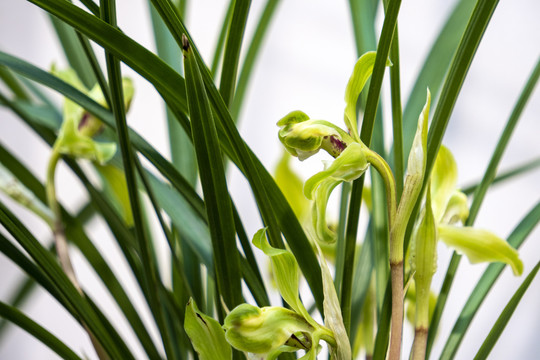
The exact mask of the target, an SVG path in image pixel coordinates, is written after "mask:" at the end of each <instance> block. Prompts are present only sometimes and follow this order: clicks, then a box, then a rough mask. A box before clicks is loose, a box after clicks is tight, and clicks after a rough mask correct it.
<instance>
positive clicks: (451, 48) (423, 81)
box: [403, 0, 475, 162]
mask: <svg viewBox="0 0 540 360" xmlns="http://www.w3.org/2000/svg"><path fill="white" fill-rule="evenodd" d="M474 4H475V2H474V1H470V0H459V2H458V3H457V4H456V5H455V7H454V9H453V10H452V13H451V14H450V15H449V16H448V19H447V20H446V23H445V24H444V26H443V28H442V29H441V31H440V33H439V35H438V36H437V39H436V40H435V42H434V43H433V45H432V46H431V50H430V52H429V54H428V55H427V57H426V59H425V60H424V64H423V65H422V70H420V73H419V74H418V76H417V77H416V82H415V84H414V86H413V88H412V90H411V93H410V95H409V99H408V101H407V104H406V105H405V109H404V111H403V152H404V153H405V154H408V153H409V151H410V149H411V145H412V143H413V138H414V133H415V131H416V121H417V120H418V114H420V112H421V111H422V107H423V106H424V101H425V90H426V88H429V90H430V91H431V94H432V96H433V98H434V99H436V98H437V95H438V94H439V91H440V89H441V86H442V83H443V81H444V76H445V74H446V72H447V70H448V67H449V66H450V62H451V60H452V58H453V55H454V53H455V52H456V49H457V47H458V45H459V42H460V40H461V37H462V35H463V32H464V30H465V27H466V26H467V21H468V19H469V18H470V15H471V12H472V10H473V8H474ZM406 161H407V158H405V162H406Z"/></svg>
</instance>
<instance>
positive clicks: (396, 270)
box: [366, 151, 403, 360]
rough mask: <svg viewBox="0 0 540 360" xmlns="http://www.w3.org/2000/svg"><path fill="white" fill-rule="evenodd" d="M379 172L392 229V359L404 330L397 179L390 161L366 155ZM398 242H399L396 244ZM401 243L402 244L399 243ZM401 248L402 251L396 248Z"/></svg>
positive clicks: (399, 346)
mask: <svg viewBox="0 0 540 360" xmlns="http://www.w3.org/2000/svg"><path fill="white" fill-rule="evenodd" d="M366 158H367V160H368V161H369V162H370V163H371V165H373V167H374V168H375V169H376V170H377V172H378V173H379V174H380V175H381V176H382V178H383V181H384V185H385V189H386V201H387V205H388V228H389V229H390V276H391V283H392V326H391V330H390V331H391V332H390V353H389V359H390V360H398V359H399V358H400V354H401V336H402V331H403V234H402V232H401V231H395V229H396V226H395V225H396V212H397V198H396V181H395V179H394V175H393V173H392V170H391V169H390V166H389V165H388V163H387V162H386V161H385V160H384V159H383V158H382V157H381V156H380V155H379V154H377V153H376V152H374V151H370V152H369V153H368V155H367V156H366ZM396 244H398V245H397V246H396ZM399 244H401V245H399ZM397 248H400V249H401V250H400V251H397V254H396V251H395V249H397ZM393 249H394V250H393Z"/></svg>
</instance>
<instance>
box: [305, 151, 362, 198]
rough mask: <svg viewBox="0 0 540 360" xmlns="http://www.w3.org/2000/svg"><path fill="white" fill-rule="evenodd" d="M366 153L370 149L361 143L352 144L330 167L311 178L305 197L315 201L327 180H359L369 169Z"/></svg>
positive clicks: (306, 187) (307, 184)
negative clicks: (321, 186) (314, 197)
mask: <svg viewBox="0 0 540 360" xmlns="http://www.w3.org/2000/svg"><path fill="white" fill-rule="evenodd" d="M366 151H369V149H368V148H367V147H366V146H365V145H364V144H361V143H352V144H350V145H349V146H348V147H347V148H346V149H345V150H344V151H343V152H342V153H341V155H339V156H338V157H337V158H336V159H335V160H334V161H333V162H332V163H331V164H330V166H329V167H328V168H327V169H326V170H323V171H321V172H318V173H317V174H315V175H313V176H312V177H310V178H309V179H308V180H307V181H306V183H305V185H304V195H306V197H307V198H308V199H313V196H314V195H315V190H316V189H317V187H318V186H319V185H320V184H321V183H322V182H323V181H324V180H325V179H327V178H332V179H334V180H335V181H338V182H342V181H352V180H356V179H358V178H359V177H360V176H361V175H362V174H363V173H364V172H365V171H366V170H367V168H368V165H369V164H368V162H367V160H366Z"/></svg>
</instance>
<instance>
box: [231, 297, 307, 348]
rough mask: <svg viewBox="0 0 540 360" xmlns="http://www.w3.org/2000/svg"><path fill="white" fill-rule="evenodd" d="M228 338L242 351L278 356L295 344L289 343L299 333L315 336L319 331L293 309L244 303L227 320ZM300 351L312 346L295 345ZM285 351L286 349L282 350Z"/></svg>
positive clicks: (297, 343)
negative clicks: (287, 346) (283, 347)
mask: <svg viewBox="0 0 540 360" xmlns="http://www.w3.org/2000/svg"><path fill="white" fill-rule="evenodd" d="M223 326H224V328H225V330H226V333H225V337H226V339H227V341H228V342H229V344H231V345H232V346H234V347H235V348H236V349H238V350H242V351H246V352H249V353H254V354H268V353H273V356H275V355H276V350H278V349H279V348H280V347H282V346H283V345H285V344H287V345H289V346H290V345H291V344H293V343H292V342H288V340H289V339H290V338H291V336H293V335H294V334H295V333H312V332H313V331H314V330H315V328H314V327H313V326H311V324H309V323H308V322H307V321H306V319H305V318H304V317H303V316H302V315H300V314H298V313H296V312H294V311H292V310H289V309H285V308H282V307H277V306H269V307H263V308H258V307H256V306H253V305H250V304H241V305H238V306H237V307H236V308H234V309H233V310H232V311H231V312H230V313H229V315H227V317H226V318H225V322H224V325H223ZM294 344H296V345H298V346H300V347H299V348H300V349H304V350H306V349H308V348H309V347H308V346H306V345H304V346H302V343H299V342H295V343H294ZM281 350H285V349H281Z"/></svg>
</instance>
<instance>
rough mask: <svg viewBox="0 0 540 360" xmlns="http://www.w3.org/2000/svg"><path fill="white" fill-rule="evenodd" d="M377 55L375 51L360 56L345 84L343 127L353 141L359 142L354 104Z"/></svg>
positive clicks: (387, 62) (388, 64) (388, 61)
mask: <svg viewBox="0 0 540 360" xmlns="http://www.w3.org/2000/svg"><path fill="white" fill-rule="evenodd" d="M376 56H377V53H376V52H375V51H369V52H367V53H365V54H364V55H362V56H361V57H360V58H359V59H358V61H357V62H356V64H355V65H354V70H353V73H352V74H351V77H350V78H349V82H348V83H347V88H346V89H345V104H346V105H345V125H346V126H347V128H348V129H349V132H350V134H351V136H352V137H353V138H354V139H355V140H357V141H358V140H360V138H359V137H358V125H357V119H356V102H357V101H358V96H359V95H360V93H361V92H362V89H364V86H365V85H366V82H367V81H368V79H369V78H370V77H371V73H372V72H373V65H375V57H376ZM390 65H392V63H391V62H390V60H387V61H386V66H390Z"/></svg>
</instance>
